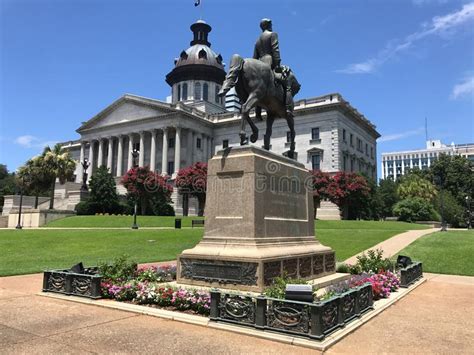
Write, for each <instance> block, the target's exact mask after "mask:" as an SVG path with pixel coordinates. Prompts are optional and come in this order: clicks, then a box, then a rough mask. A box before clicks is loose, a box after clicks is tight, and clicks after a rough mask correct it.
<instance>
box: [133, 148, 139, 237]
mask: <svg viewBox="0 0 474 355" xmlns="http://www.w3.org/2000/svg"><path fill="white" fill-rule="evenodd" d="M139 155H140V151H139V150H138V149H136V148H135V149H133V150H132V159H133V160H132V162H133V167H134V168H138V162H137V159H138V156H139ZM137 205H138V197H137V196H135V205H134V206H133V224H132V229H138V224H137V209H138V206H137Z"/></svg>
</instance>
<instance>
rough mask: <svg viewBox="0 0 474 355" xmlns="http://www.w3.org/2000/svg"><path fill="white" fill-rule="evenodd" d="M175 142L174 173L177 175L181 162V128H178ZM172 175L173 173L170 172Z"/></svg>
mask: <svg viewBox="0 0 474 355" xmlns="http://www.w3.org/2000/svg"><path fill="white" fill-rule="evenodd" d="M175 137H176V138H175V140H174V141H175V142H174V172H175V173H177V172H178V170H179V168H180V162H181V127H176V136H175ZM170 173H171V171H170Z"/></svg>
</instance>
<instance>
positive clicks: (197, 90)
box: [194, 83, 201, 100]
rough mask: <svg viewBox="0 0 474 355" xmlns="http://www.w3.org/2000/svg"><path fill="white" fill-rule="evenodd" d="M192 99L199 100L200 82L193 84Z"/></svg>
mask: <svg viewBox="0 0 474 355" xmlns="http://www.w3.org/2000/svg"><path fill="white" fill-rule="evenodd" d="M194 100H201V83H195V84H194Z"/></svg>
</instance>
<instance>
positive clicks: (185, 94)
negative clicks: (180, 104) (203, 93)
mask: <svg viewBox="0 0 474 355" xmlns="http://www.w3.org/2000/svg"><path fill="white" fill-rule="evenodd" d="M181 99H182V100H187V99H188V84H187V83H184V84H183V96H182V97H181Z"/></svg>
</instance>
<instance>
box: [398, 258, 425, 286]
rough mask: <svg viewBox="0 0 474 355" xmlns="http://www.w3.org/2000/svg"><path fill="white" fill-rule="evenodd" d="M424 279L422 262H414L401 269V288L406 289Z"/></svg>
mask: <svg viewBox="0 0 474 355" xmlns="http://www.w3.org/2000/svg"><path fill="white" fill-rule="evenodd" d="M422 277H423V264H422V263H421V262H420V261H417V262H414V263H412V264H410V265H408V266H407V267H404V268H402V269H400V287H405V288H406V287H408V286H410V285H411V284H412V283H414V282H415V281H417V280H419V279H421V278H422Z"/></svg>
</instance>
